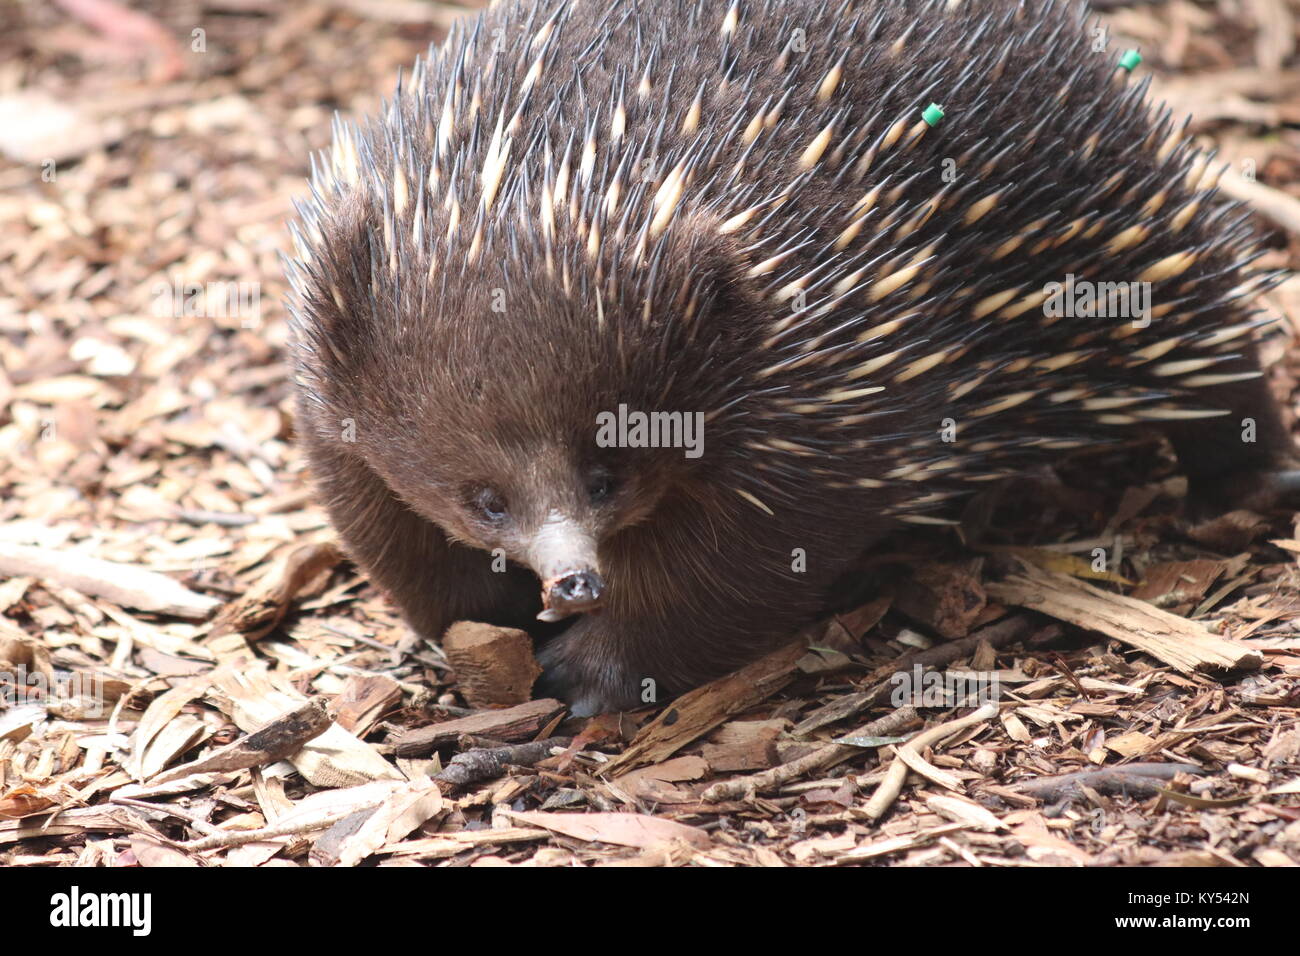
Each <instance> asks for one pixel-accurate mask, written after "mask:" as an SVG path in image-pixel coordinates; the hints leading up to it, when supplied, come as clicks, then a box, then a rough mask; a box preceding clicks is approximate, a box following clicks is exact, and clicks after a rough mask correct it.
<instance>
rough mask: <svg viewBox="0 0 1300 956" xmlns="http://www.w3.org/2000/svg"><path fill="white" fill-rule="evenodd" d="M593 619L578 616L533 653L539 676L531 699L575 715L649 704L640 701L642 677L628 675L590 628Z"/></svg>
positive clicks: (626, 668) (602, 638) (606, 643)
mask: <svg viewBox="0 0 1300 956" xmlns="http://www.w3.org/2000/svg"><path fill="white" fill-rule="evenodd" d="M597 620H599V616H590V615H587V616H583V617H582V618H580V619H579V620H577V621H575V622H574V624H573V625H572V626H571V627H570V628H569V629H568V630H566V631H565V632H564V633H563V634H561V635H559V636H558V637H556V638H553V639H552V640H550V641H547V642H546V644H544V645H543V647H542V649H541V651H540V652H539V653H538V655H537V661H538V663H539V664H541V665H542V676H541V677H539V678H538V679H537V683H536V684H534V685H533V696H534V697H536V698H541V697H557V698H559V699H560V700H563V701H565V702H567V703H568V704H569V710H570V711H571V712H572V713H573V715H574V716H575V717H591V716H593V715H594V714H604V713H610V712H612V711H620V710H632V709H634V708H636V707H642V706H644V705H645V704H646V703H647V702H649V703H653V701H645V700H643V699H642V695H643V686H644V685H643V680H644V677H643V676H641V675H637V674H634V673H632V669H631V668H630V667H629V666H628V665H627V663H626V662H625V661H623V660H622V658H621V657H620V655H619V654H618V653H617V652H616V651H615V649H614V646H613V645H612V644H611V642H610V641H609V640H608V639H607V638H606V637H605V635H603V634H601V633H600V632H599V630H598V628H597V627H595V626H593V622H595V621H597Z"/></svg>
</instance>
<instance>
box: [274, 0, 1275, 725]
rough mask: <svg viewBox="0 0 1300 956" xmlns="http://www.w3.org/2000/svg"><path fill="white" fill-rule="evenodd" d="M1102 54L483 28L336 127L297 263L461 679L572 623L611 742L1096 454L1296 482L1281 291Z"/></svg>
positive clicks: (804, 28) (353, 428)
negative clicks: (508, 631) (460, 646)
mask: <svg viewBox="0 0 1300 956" xmlns="http://www.w3.org/2000/svg"><path fill="white" fill-rule="evenodd" d="M1104 41H1105V37H1104V34H1103V33H1102V32H1101V31H1100V29H1099V28H1097V27H1096V26H1095V25H1093V24H1091V23H1090V22H1089V21H1088V20H1087V19H1086V12H1085V10H1084V9H1083V7H1082V6H1081V5H1080V4H1078V3H1076V2H1074V0H984V2H979V3H975V2H972V0H926V2H908V0H876V2H871V3H852V2H850V0H840V2H835V0H784V2H782V0H732V2H729V3H728V2H725V0H724V2H723V3H715V2H710V0H505V2H501V3H498V4H497V5H496V6H494V7H493V8H491V9H490V10H488V11H487V12H486V13H484V14H483V15H482V16H481V17H479V18H478V19H477V20H475V21H474V22H473V24H472V26H469V27H468V28H457V29H455V30H453V31H452V34H451V36H450V37H449V38H448V40H447V42H446V44H445V45H444V46H443V48H442V49H441V50H440V51H436V52H433V51H431V53H430V55H429V57H428V58H427V59H426V60H423V61H421V62H418V63H417V64H416V67H415V69H414V71H413V73H412V74H411V76H410V78H409V82H407V83H405V84H403V83H401V82H400V81H399V84H398V92H397V95H396V97H395V99H394V100H393V101H392V102H391V104H388V105H386V106H385V108H384V109H383V110H382V111H381V114H380V115H379V116H378V117H376V118H373V119H371V120H369V121H367V122H365V123H363V124H361V125H360V126H352V125H349V124H346V123H343V122H336V125H335V129H334V145H333V149H332V151H330V152H328V153H327V154H325V155H324V156H322V157H319V158H318V160H317V161H316V162H315V163H314V164H313V177H312V194H311V199H310V201H309V202H306V203H304V204H302V205H301V206H300V210H299V211H300V217H301V219H300V221H299V222H297V223H296V224H295V226H294V230H293V231H294V238H295V242H296V248H297V255H296V258H294V259H292V260H291V261H290V262H289V266H288V268H289V273H290V277H291V279H292V284H293V288H294V295H293V301H292V312H293V328H294V336H295V348H296V363H297V376H298V380H299V382H300V385H301V391H300V395H301V398H300V403H299V415H300V419H301V420H300V424H299V428H300V432H301V440H302V442H303V445H304V447H305V449H306V453H307V455H308V457H309V459H310V463H311V467H312V469H313V471H314V473H315V476H316V478H317V479H318V481H319V485H320V489H321V493H322V495H323V499H324V502H325V504H326V506H327V507H328V509H329V512H330V515H331V516H332V519H333V521H334V522H335V524H336V525H337V528H338V530H339V532H340V534H341V536H342V538H343V540H344V542H345V543H346V545H347V547H348V548H349V549H350V551H351V553H352V555H353V556H354V557H355V559H356V560H357V561H358V562H359V563H360V565H361V566H362V567H363V568H364V569H365V570H366V571H367V572H368V573H369V574H370V576H371V578H372V579H373V580H374V581H376V582H377V583H378V584H379V585H380V586H381V587H382V588H384V589H385V590H386V591H387V593H388V594H389V595H390V596H391V597H392V599H393V600H394V601H395V602H396V603H397V604H398V605H399V607H400V608H401V610H402V611H403V612H404V614H405V616H406V618H407V620H408V621H409V623H410V624H411V625H412V627H413V628H414V629H415V630H416V631H418V632H419V633H420V634H422V635H424V636H426V637H428V638H430V639H436V638H438V637H439V636H440V635H441V633H442V631H443V630H444V628H445V627H446V626H447V625H448V624H449V623H451V622H453V621H455V620H459V619H463V618H468V619H475V620H484V621H489V622H495V623H500V624H505V625H512V626H528V625H530V624H535V623H536V622H535V619H536V618H538V617H540V618H542V619H543V620H544V621H555V620H557V619H561V618H565V619H566V620H564V621H563V623H561V624H555V625H549V627H550V629H551V630H552V631H558V634H556V635H553V636H551V638H550V639H549V641H548V642H546V643H545V644H544V645H543V646H542V649H541V652H540V653H541V660H542V663H543V666H544V668H545V675H544V677H543V682H544V685H545V686H544V688H542V689H545V690H546V691H547V692H548V693H559V694H561V695H563V696H565V697H566V698H567V699H568V700H570V701H571V702H572V704H573V706H574V710H575V711H576V712H578V713H592V712H597V711H600V710H603V709H607V708H617V707H623V706H629V705H634V704H637V703H640V702H643V701H649V700H653V699H656V697H657V698H658V699H662V698H663V697H664V696H666V695H668V694H672V693H677V692H680V691H682V690H684V689H688V688H690V687H693V686H696V685H697V684H699V683H701V682H703V681H704V680H706V679H709V678H711V677H714V676H717V675H719V674H721V673H724V672H726V671H727V670H729V669H732V668H734V667H736V666H738V665H739V664H742V663H744V662H746V661H748V660H750V659H752V658H754V657H756V656H757V655H759V654H760V653H762V652H763V651H765V650H766V649H768V648H770V646H771V645H772V644H773V643H774V642H777V641H780V640H783V639H785V638H787V637H788V636H789V635H790V634H792V633H793V632H794V631H795V630H796V629H797V628H798V627H799V626H801V625H803V624H804V623H806V622H808V621H810V620H812V619H814V618H815V617H816V616H817V614H818V612H819V610H820V609H821V607H822V605H823V601H824V600H825V597H826V595H827V593H828V589H829V588H830V587H831V585H832V584H833V583H834V582H835V581H836V579H837V578H838V577H839V576H840V575H841V574H842V573H843V572H844V570H845V569H846V568H847V567H848V566H849V565H850V563H851V562H853V561H854V560H855V559H856V558H857V557H858V556H859V555H860V554H861V553H862V552H863V551H864V549H867V548H869V547H870V546H871V545H872V544H873V542H876V541H878V540H879V538H880V537H881V536H882V535H883V534H885V533H886V532H887V531H889V530H890V529H892V528H895V527H896V526H897V525H898V524H899V523H900V522H921V523H934V522H942V521H946V520H949V519H950V518H951V517H952V502H954V501H955V500H957V499H959V498H960V497H961V496H963V495H966V494H968V493H969V492H971V491H972V490H975V489H978V488H980V487H982V483H985V482H988V481H991V480H994V479H998V478H1000V477H1002V476H1005V475H1008V474H1012V473H1015V472H1017V471H1021V470H1023V469H1025V468H1027V467H1031V466H1035V465H1041V464H1042V463H1044V462H1045V461H1047V460H1049V459H1051V458H1052V457H1053V456H1056V455H1058V454H1059V453H1060V452H1062V451H1063V450H1065V449H1075V448H1082V447H1087V446H1092V445H1096V444H1098V443H1100V442H1106V441H1113V440H1116V439H1117V438H1125V437H1127V436H1129V435H1131V434H1132V433H1133V432H1134V430H1136V429H1141V428H1142V427H1155V428H1157V429H1159V430H1161V431H1162V432H1163V433H1164V434H1166V435H1167V436H1168V437H1169V438H1170V439H1171V441H1172V443H1173V446H1174V448H1175V450H1176V452H1177V454H1178V455H1179V457H1180V459H1181V463H1182V465H1183V466H1184V468H1185V470H1186V471H1187V472H1188V473H1189V475H1190V476H1192V478H1193V480H1194V481H1195V482H1198V483H1214V482H1220V481H1226V482H1228V483H1229V484H1231V482H1232V481H1233V480H1235V479H1236V478H1237V477H1239V476H1257V475H1261V474H1263V475H1267V474H1269V473H1274V472H1276V471H1277V470H1278V469H1279V468H1280V467H1281V466H1282V465H1283V464H1284V463H1288V462H1289V461H1290V455H1291V443H1290V439H1289V436H1288V435H1287V433H1286V429H1285V427H1284V426H1283V425H1282V423H1281V420H1280V417H1279V415H1278V412H1277V409H1276V407H1275V405H1274V403H1273V402H1272V400H1271V399H1270V397H1269V395H1268V393H1267V390H1266V388H1265V387H1264V384H1263V382H1262V379H1261V376H1260V371H1259V366H1258V363H1257V360H1256V355H1255V346H1254V344H1253V329H1254V328H1255V327H1256V326H1257V325H1259V324H1260V320H1259V318H1258V317H1257V315H1256V314H1255V313H1254V312H1251V311H1249V310H1248V308H1247V303H1248V302H1249V300H1250V298H1251V297H1252V296H1253V295H1254V294H1255V293H1256V292H1258V291H1259V290H1260V289H1262V288H1264V287H1266V286H1267V285H1268V284H1269V283H1270V282H1272V281H1274V277H1273V276H1272V275H1270V274H1267V273H1263V272H1261V271H1259V270H1256V269H1254V268H1253V267H1252V265H1251V263H1252V262H1253V260H1254V259H1255V258H1256V256H1257V252H1256V249H1255V246H1254V236H1253V235H1252V232H1251V229H1250V227H1249V226H1248V224H1247V222H1246V217H1245V215H1244V214H1243V213H1242V212H1240V211H1239V210H1235V209H1234V208H1233V207H1231V206H1229V205H1226V204H1223V203H1221V202H1219V201H1218V200H1217V199H1216V192H1215V188H1214V185H1213V182H1214V178H1215V177H1214V170H1213V169H1212V168H1211V160H1210V157H1209V156H1207V155H1205V154H1202V153H1199V152H1198V151H1196V150H1195V149H1194V148H1193V146H1192V145H1190V144H1189V142H1188V141H1187V140H1186V139H1185V138H1184V137H1183V135H1182V132H1181V128H1179V127H1177V126H1175V124H1174V123H1173V122H1172V121H1171V118H1170V116H1169V115H1168V113H1167V112H1162V111H1158V110H1154V109H1153V108H1152V107H1151V106H1150V105H1149V104H1148V103H1147V101H1146V99H1145V83H1130V82H1128V80H1129V73H1130V71H1131V69H1132V67H1133V65H1134V59H1135V57H1134V56H1133V55H1131V54H1129V55H1123V56H1121V55H1120V54H1119V52H1118V51H1113V50H1111V49H1109V48H1108V47H1107V44H1106V43H1105V42H1104ZM697 425H698V426H700V429H699V430H698V431H695V430H694V429H695V426H697ZM683 445H684V446H685V447H682V446H683ZM539 579H540V581H541V594H540V595H539V593H538V592H539ZM539 612H540V613H539ZM566 625H567V626H566Z"/></svg>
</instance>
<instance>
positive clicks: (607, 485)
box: [587, 472, 614, 504]
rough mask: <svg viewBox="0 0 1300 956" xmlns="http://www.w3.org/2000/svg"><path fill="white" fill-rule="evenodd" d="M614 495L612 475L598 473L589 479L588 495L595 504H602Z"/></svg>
mask: <svg viewBox="0 0 1300 956" xmlns="http://www.w3.org/2000/svg"><path fill="white" fill-rule="evenodd" d="M613 493H614V479H613V477H611V476H610V475H607V474H605V473H603V472H598V473H597V474H594V475H592V476H591V477H590V478H589V479H587V495H588V496H589V497H590V498H591V500H592V502H593V503H595V504H600V503H601V502H602V501H604V500H605V499H606V498H608V497H609V496H610V495H612V494H613Z"/></svg>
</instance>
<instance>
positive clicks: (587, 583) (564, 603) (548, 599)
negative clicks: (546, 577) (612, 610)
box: [537, 569, 605, 621]
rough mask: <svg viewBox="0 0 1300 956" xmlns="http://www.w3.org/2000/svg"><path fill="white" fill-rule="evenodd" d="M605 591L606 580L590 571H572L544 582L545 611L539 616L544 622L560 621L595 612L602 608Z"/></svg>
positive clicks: (543, 601)
mask: <svg viewBox="0 0 1300 956" xmlns="http://www.w3.org/2000/svg"><path fill="white" fill-rule="evenodd" d="M604 591H605V580H604V578H602V577H601V576H600V574H599V573H598V572H596V571H592V570H588V569H584V570H581V571H570V572H569V573H567V574H564V575H561V576H560V577H558V578H554V579H552V580H550V581H543V582H542V604H543V607H544V608H545V609H544V610H543V611H542V613H541V614H539V615H537V616H538V618H540V619H541V620H543V621H558V620H560V619H561V618H564V617H568V616H569V615H571V614H581V613H582V612H583V611H594V610H595V609H596V608H598V607H600V604H601V595H602V594H603V593H604Z"/></svg>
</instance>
